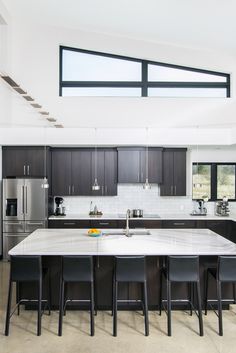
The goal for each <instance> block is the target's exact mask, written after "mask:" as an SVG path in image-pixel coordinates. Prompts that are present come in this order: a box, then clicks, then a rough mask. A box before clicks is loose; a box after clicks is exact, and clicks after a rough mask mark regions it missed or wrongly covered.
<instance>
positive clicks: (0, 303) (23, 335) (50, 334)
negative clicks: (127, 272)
mask: <svg viewBox="0 0 236 353" xmlns="http://www.w3.org/2000/svg"><path fill="white" fill-rule="evenodd" d="M8 271H9V264H7V263H3V262H0V353H54V352H56V353H61V352H63V353H67V352H68V353H69V352H70V353H72V352H78V353H80V352H81V353H82V352H83V353H90V352H91V353H121V352H122V353H124V352H125V353H152V352H153V353H154V352H155V353H158V352H160V353H169V352H175V353H180V352H181V353H185V352H186V353H215V352H220V353H235V352H236V334H235V333H236V315H235V312H234V310H235V309H234V307H233V306H232V307H231V310H230V311H225V312H224V336H223V337H219V336H218V333H217V329H218V326H217V317H216V315H215V314H214V313H213V312H209V314H208V315H207V317H205V316H204V329H205V335H204V337H200V336H199V335H198V321H197V318H196V316H192V317H190V316H189V315H188V313H186V312H176V311H175V312H173V322H172V330H173V336H172V337H168V336H167V335H166V316H165V314H163V315H162V316H161V317H160V316H159V315H158V314H157V313H156V312H150V313H149V315H150V317H149V320H150V336H149V337H145V336H144V334H143V332H144V324H143V317H142V315H141V314H140V313H137V312H122V311H120V312H118V336H117V337H113V336H112V317H111V315H110V312H98V315H97V317H96V319H95V320H96V321H95V322H96V326H95V336H94V337H90V335H89V314H88V312H84V311H79V312H78V311H77V312H76V311H74V312H67V315H66V317H65V319H64V325H63V336H62V337H58V336H57V325H58V312H52V314H51V316H48V315H44V316H43V320H42V336H40V337H37V336H36V334H35V332H36V312H29V311H27V312H26V311H24V310H22V311H21V315H20V316H19V317H18V316H17V315H14V316H13V317H12V320H11V326H10V336H9V337H5V336H4V335H3V332H4V323H5V307H6V298H7V286H8Z"/></svg>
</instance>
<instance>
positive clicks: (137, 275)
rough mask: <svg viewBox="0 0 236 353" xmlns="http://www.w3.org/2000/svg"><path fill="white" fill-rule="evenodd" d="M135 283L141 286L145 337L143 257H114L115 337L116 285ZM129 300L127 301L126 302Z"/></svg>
mask: <svg viewBox="0 0 236 353" xmlns="http://www.w3.org/2000/svg"><path fill="white" fill-rule="evenodd" d="M119 282H128V283H129V282H137V283H140V284H142V300H139V301H140V302H141V303H142V309H143V314H144V322H145V336H148V335H149V322H148V302H147V281H146V261H145V256H116V257H115V268H114V274H113V298H112V300H113V336H117V304H118V302H119V301H120V300H119V299H118V283H119ZM128 301H129V300H127V302H128Z"/></svg>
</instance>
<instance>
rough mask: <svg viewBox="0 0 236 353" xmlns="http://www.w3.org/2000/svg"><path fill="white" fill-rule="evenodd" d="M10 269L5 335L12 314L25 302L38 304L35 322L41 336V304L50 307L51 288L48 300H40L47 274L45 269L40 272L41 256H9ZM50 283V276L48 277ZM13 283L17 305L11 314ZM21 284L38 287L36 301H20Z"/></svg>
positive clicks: (7, 332)
mask: <svg viewBox="0 0 236 353" xmlns="http://www.w3.org/2000/svg"><path fill="white" fill-rule="evenodd" d="M10 266H11V268H10V278H9V291H8V302H7V312H6V324H5V335H6V336H8V335H9V326H10V318H11V316H12V315H13V314H14V312H15V310H16V309H18V314H19V306H20V305H22V304H26V303H27V302H37V303H38V321H37V335H38V336H40V335H41V317H42V313H43V311H42V302H46V303H47V305H48V308H49V314H50V306H51V286H50V284H49V285H48V290H49V293H48V298H47V300H45V299H42V281H43V275H44V274H45V275H46V273H47V269H45V270H42V260H41V256H11V265H10ZM49 281H50V276H49ZM13 282H15V283H16V289H17V292H16V297H17V303H16V306H15V308H14V310H13V311H12V312H11V300H12V287H13ZM23 282H32V283H36V284H37V287H38V298H37V299H20V294H19V287H20V285H21V283H23Z"/></svg>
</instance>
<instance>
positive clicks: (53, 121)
mask: <svg viewBox="0 0 236 353" xmlns="http://www.w3.org/2000/svg"><path fill="white" fill-rule="evenodd" d="M47 120H48V121H50V123H55V122H56V121H57V119H54V118H47Z"/></svg>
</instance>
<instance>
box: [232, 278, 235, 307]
mask: <svg viewBox="0 0 236 353" xmlns="http://www.w3.org/2000/svg"><path fill="white" fill-rule="evenodd" d="M232 286H233V298H234V304H236V294H235V282H233V283H232Z"/></svg>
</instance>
